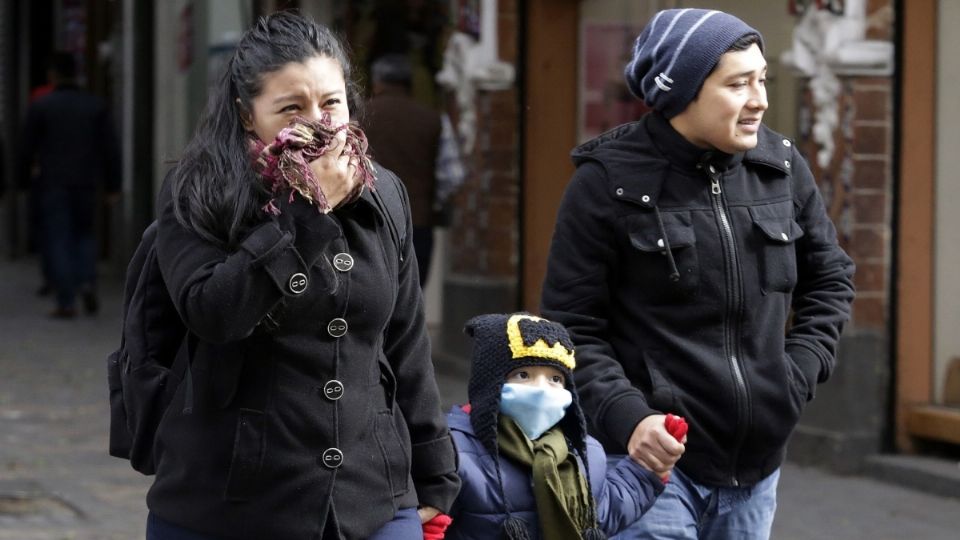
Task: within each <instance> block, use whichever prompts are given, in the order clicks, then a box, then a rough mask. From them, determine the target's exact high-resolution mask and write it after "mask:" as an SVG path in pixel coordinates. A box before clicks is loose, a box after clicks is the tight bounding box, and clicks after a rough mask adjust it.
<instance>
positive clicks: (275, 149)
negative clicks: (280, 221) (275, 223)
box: [250, 113, 376, 215]
mask: <svg viewBox="0 0 960 540" xmlns="http://www.w3.org/2000/svg"><path fill="white" fill-rule="evenodd" d="M340 131H346V132H347V146H346V148H345V149H344V152H345V153H346V154H347V155H348V156H351V159H355V160H356V164H357V174H358V175H359V176H360V180H361V181H360V183H359V184H358V185H357V187H356V189H354V190H353V192H352V193H351V194H350V195H349V196H348V197H347V198H346V199H344V201H343V203H341V204H346V203H349V202H352V201H355V200H357V198H359V197H360V194H361V193H363V188H364V187H368V188H370V189H376V188H375V186H374V183H375V181H376V177H375V176H374V172H373V171H374V169H373V163H372V162H371V161H370V157H369V156H368V155H367V136H366V135H365V134H364V133H363V131H362V130H361V129H360V127H359V126H358V125H357V124H356V123H355V122H350V123H347V124H342V125H340V126H334V125H333V122H332V120H331V118H330V115H329V114H327V113H324V115H323V117H322V118H321V119H320V121H318V122H314V121H311V120H308V119H306V118H302V117H297V118H295V119H294V120H293V122H292V123H291V124H290V125H289V126H287V127H285V128H283V129H282V130H280V133H278V134H277V136H276V138H274V140H273V142H271V143H270V144H266V143H264V142H263V141H261V140H259V139H257V138H256V137H254V138H253V139H251V142H250V153H251V157H252V158H253V168H254V170H255V171H256V172H257V173H258V174H259V175H260V176H261V178H263V180H264V181H265V182H266V183H267V185H268V186H269V188H270V192H271V193H272V194H273V198H271V199H270V200H269V201H267V204H265V205H264V206H263V210H264V211H265V212H267V213H270V214H274V215H277V214H279V213H280V209H279V208H278V207H277V205H276V204H275V203H274V200H275V198H276V197H277V196H280V195H283V193H284V192H285V191H287V190H289V195H288V197H289V199H288V200H289V201H293V194H294V192H297V193H299V194H300V195H302V196H303V198H304V199H306V200H307V201H309V202H310V203H311V204H314V205H316V207H317V210H318V211H320V212H323V213H326V212H329V211H330V210H331V208H330V204H329V203H328V202H327V196H326V195H324V193H323V190H321V189H320V183H319V182H318V181H317V179H316V177H314V175H313V170H312V169H311V168H310V162H311V161H313V160H314V159H317V158H318V157H320V156H322V155H323V154H324V153H326V151H327V150H328V149H329V148H330V146H331V144H332V143H333V140H334V137H335V136H336V135H337V133H339V132H340Z"/></svg>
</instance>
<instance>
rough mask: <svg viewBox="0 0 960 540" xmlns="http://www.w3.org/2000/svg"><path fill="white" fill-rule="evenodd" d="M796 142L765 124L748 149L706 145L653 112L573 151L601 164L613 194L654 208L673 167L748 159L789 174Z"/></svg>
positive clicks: (691, 168) (725, 166)
mask: <svg viewBox="0 0 960 540" xmlns="http://www.w3.org/2000/svg"><path fill="white" fill-rule="evenodd" d="M792 146H793V142H792V141H790V140H789V139H787V138H785V137H783V136H781V135H780V134H778V133H776V132H775V131H773V130H771V129H769V128H768V127H766V126H765V125H761V126H760V132H759V135H758V142H757V146H756V147H755V148H753V149H751V150H748V151H747V152H742V153H737V154H733V155H730V154H724V153H722V152H718V151H704V150H703V149H701V148H698V147H696V146H694V145H693V144H692V143H690V142H689V141H687V140H686V139H684V138H683V136H682V135H680V134H679V133H677V131H676V130H675V129H673V126H671V125H670V123H669V121H667V120H666V119H665V118H664V117H663V116H662V115H660V114H659V113H655V112H654V113H649V114H646V115H644V117H643V118H641V119H640V120H638V121H636V122H630V123H627V124H623V125H621V126H618V127H616V128H614V129H612V130H610V131H608V132H606V133H603V134H602V135H599V136H597V137H596V138H594V139H591V140H589V141H587V142H585V143H583V144H582V145H580V146H578V147H576V148H574V150H573V152H572V153H571V157H572V159H573V162H574V164H575V165H577V166H579V165H582V164H584V163H587V162H594V163H597V164H598V165H600V166H601V167H603V168H604V170H605V172H606V174H607V179H608V182H607V189H608V190H609V194H610V196H611V197H612V198H614V199H618V200H625V201H629V202H632V203H634V204H637V205H639V206H642V207H645V208H653V207H654V206H656V204H657V201H658V200H659V198H660V192H661V191H662V188H663V183H664V182H665V181H666V180H667V178H668V177H669V176H670V175H671V174H672V173H674V172H679V171H685V172H686V173H687V174H691V172H692V173H695V174H701V173H700V172H699V170H698V169H701V168H703V167H705V166H709V165H713V166H715V167H717V168H718V169H719V170H730V169H734V168H736V167H738V166H739V165H741V163H743V162H746V163H749V164H754V165H761V166H764V167H768V168H771V169H774V170H776V171H778V172H780V173H783V174H790V172H791V166H792V160H793V159H794V157H793V148H792Z"/></svg>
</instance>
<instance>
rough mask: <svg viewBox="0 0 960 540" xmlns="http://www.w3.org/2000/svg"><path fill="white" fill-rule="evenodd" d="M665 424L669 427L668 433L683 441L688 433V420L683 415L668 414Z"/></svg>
mask: <svg viewBox="0 0 960 540" xmlns="http://www.w3.org/2000/svg"><path fill="white" fill-rule="evenodd" d="M663 425H664V427H666V428H667V433H669V434H671V435H673V438H674V439H676V440H677V442H682V441H683V437H684V436H686V434H687V421H686V420H684V419H683V417H682V416H676V415H674V414H667V417H666V419H665V420H664V421H663Z"/></svg>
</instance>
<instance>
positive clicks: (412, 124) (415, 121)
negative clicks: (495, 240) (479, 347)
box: [363, 53, 442, 287]
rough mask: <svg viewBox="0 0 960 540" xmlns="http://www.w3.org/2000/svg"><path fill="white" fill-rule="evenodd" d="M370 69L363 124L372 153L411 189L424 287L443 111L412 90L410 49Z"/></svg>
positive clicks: (432, 220) (384, 58) (427, 265)
mask: <svg viewBox="0 0 960 540" xmlns="http://www.w3.org/2000/svg"><path fill="white" fill-rule="evenodd" d="M370 74H371V79H372V82H373V97H372V98H371V99H370V100H369V101H368V102H367V104H366V108H365V109H364V113H365V117H364V120H363V123H364V130H365V131H366V133H367V137H368V138H369V141H370V149H371V151H372V154H373V157H374V159H376V160H377V161H379V162H380V163H381V164H382V165H383V166H384V167H386V168H388V169H390V170H392V171H394V172H396V173H397V174H398V175H399V176H400V178H403V180H404V183H405V184H406V186H407V189H409V190H410V207H411V209H412V212H413V248H414V250H416V253H417V263H418V267H419V268H420V286H421V287H422V286H425V285H426V283H427V273H428V271H429V270H430V260H431V259H432V254H433V225H434V208H433V203H434V201H435V199H436V191H437V190H436V184H437V179H436V175H435V171H436V165H437V154H438V152H439V150H440V133H441V131H442V129H441V128H442V124H441V119H440V118H441V117H440V113H438V112H437V111H435V110H433V109H431V108H430V107H427V106H426V105H423V104H422V103H420V102H418V101H417V100H416V99H414V97H413V96H412V95H411V89H412V87H413V67H412V66H411V65H410V60H409V59H408V57H407V56H406V55H402V54H397V53H393V54H388V55H385V56H382V57H380V58H378V59H376V60H375V61H374V62H373V65H372V66H371V68H370Z"/></svg>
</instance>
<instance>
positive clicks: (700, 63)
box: [624, 9, 763, 118]
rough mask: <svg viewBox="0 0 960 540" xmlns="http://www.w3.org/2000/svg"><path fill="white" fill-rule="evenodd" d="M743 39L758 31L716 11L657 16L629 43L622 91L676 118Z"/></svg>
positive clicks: (671, 11)
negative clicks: (631, 48)
mask: <svg viewBox="0 0 960 540" xmlns="http://www.w3.org/2000/svg"><path fill="white" fill-rule="evenodd" d="M748 34H757V36H759V35H760V32H757V31H756V30H754V29H753V28H751V27H750V26H748V25H747V24H746V23H745V22H743V21H741V20H740V19H738V18H736V17H734V16H733V15H730V14H728V13H724V12H722V11H715V10H709V9H666V10H663V11H660V12H658V13H657V14H656V15H654V16H653V18H652V19H651V20H650V22H649V23H647V26H646V27H645V28H644V29H643V30H642V31H641V32H640V35H639V36H638V37H637V40H636V41H635V42H634V44H633V56H632V58H631V59H630V62H629V63H628V64H627V66H626V68H625V69H624V76H625V77H626V79H627V87H628V88H629V89H630V91H631V92H632V93H633V95H635V96H637V97H638V98H640V99H642V100H643V102H644V103H646V104H647V106H648V107H650V108H651V109H653V110H656V111H660V112H661V113H662V114H663V115H664V116H666V117H667V118H671V117H673V116H676V115H678V114H680V113H681V112H683V110H684V109H686V108H687V104H689V103H690V102H691V101H693V98H695V97H696V96H697V93H698V92H699V91H700V87H701V86H702V85H703V81H704V80H705V79H706V78H707V76H708V75H709V74H710V72H711V71H713V68H714V67H715V66H716V65H717V62H719V61H720V57H721V56H723V54H724V53H726V52H727V50H729V49H730V46H731V45H733V43H734V42H736V41H737V40H738V39H740V38H741V37H744V36H746V35H748ZM760 49H761V50H762V49H763V43H762V42H761V43H760Z"/></svg>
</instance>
